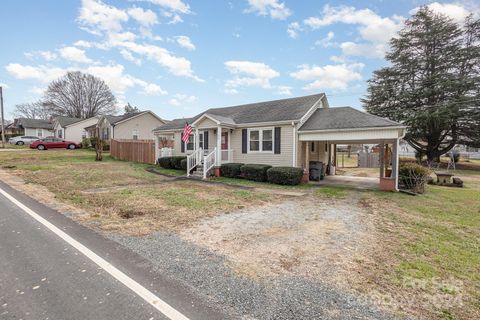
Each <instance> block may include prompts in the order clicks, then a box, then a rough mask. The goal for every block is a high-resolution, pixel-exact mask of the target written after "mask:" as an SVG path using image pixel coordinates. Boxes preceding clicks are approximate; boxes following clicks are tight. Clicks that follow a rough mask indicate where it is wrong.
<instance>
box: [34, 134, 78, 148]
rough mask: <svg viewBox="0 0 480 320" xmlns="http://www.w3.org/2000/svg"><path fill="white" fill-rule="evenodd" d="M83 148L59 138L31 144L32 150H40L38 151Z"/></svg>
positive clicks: (45, 139) (49, 138) (44, 139)
mask: <svg viewBox="0 0 480 320" xmlns="http://www.w3.org/2000/svg"><path fill="white" fill-rule="evenodd" d="M81 147H82V146H81V145H79V144H78V143H75V142H73V141H67V140H63V139H59V138H53V137H47V138H43V139H40V140H37V141H34V142H32V144H30V148H31V149H38V150H47V149H53V148H64V149H70V150H74V149H77V148H81Z"/></svg>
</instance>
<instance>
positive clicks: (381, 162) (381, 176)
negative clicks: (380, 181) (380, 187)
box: [380, 141, 385, 178]
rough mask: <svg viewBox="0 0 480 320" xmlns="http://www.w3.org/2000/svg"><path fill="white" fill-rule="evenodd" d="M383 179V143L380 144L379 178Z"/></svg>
mask: <svg viewBox="0 0 480 320" xmlns="http://www.w3.org/2000/svg"><path fill="white" fill-rule="evenodd" d="M383 177H385V142H383V141H382V143H381V144H380V178H383Z"/></svg>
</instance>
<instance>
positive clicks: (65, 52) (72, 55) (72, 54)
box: [59, 47, 92, 63]
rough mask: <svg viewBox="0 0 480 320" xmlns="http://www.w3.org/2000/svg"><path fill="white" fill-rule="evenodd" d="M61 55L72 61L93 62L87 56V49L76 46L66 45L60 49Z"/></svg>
mask: <svg viewBox="0 0 480 320" xmlns="http://www.w3.org/2000/svg"><path fill="white" fill-rule="evenodd" d="M59 52H60V56H61V57H62V58H63V59H65V60H69V61H72V62H80V63H91V62H92V60H91V59H89V58H88V57H87V55H86V54H85V50H82V49H78V48H76V47H64V48H61V49H60V50H59Z"/></svg>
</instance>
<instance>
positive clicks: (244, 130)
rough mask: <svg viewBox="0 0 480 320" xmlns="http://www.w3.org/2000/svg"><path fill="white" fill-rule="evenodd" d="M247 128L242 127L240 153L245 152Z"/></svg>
mask: <svg viewBox="0 0 480 320" xmlns="http://www.w3.org/2000/svg"><path fill="white" fill-rule="evenodd" d="M247 143H248V141H247V129H242V153H247V147H248V146H247Z"/></svg>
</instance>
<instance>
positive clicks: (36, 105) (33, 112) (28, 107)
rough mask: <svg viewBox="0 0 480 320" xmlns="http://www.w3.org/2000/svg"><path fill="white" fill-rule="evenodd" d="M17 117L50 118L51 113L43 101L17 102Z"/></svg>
mask: <svg viewBox="0 0 480 320" xmlns="http://www.w3.org/2000/svg"><path fill="white" fill-rule="evenodd" d="M13 115H14V117H15V118H29V119H42V120H48V119H49V118H50V114H49V112H48V110H47V108H45V106H44V105H43V103H42V102H41V101H36V102H31V103H22V104H17V105H16V106H15V109H14V111H13Z"/></svg>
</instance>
